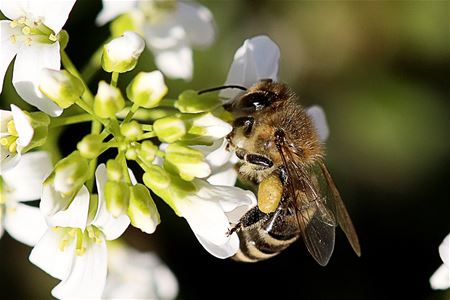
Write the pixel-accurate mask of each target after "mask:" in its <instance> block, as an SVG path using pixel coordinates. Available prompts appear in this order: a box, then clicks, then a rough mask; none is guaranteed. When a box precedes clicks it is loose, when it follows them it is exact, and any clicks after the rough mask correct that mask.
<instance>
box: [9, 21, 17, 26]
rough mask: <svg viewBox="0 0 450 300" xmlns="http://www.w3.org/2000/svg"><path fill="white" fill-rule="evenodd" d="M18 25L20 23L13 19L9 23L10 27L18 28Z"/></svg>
mask: <svg viewBox="0 0 450 300" xmlns="http://www.w3.org/2000/svg"><path fill="white" fill-rule="evenodd" d="M17 25H19V24H18V23H17V21H16V20H13V21H11V23H9V27H11V28H16V27H17Z"/></svg>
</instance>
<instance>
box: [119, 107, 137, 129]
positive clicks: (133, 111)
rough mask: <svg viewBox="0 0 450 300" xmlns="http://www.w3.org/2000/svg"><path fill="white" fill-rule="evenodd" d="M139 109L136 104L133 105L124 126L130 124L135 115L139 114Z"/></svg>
mask: <svg viewBox="0 0 450 300" xmlns="http://www.w3.org/2000/svg"><path fill="white" fill-rule="evenodd" d="M138 109H139V105H138V104H136V103H133V105H132V106H131V108H130V111H129V112H128V114H127V116H126V117H125V119H124V120H123V122H122V124H125V123H128V122H130V120H131V118H133V116H134V114H135V113H136V112H137V110H138Z"/></svg>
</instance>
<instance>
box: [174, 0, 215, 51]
mask: <svg viewBox="0 0 450 300" xmlns="http://www.w3.org/2000/svg"><path fill="white" fill-rule="evenodd" d="M177 8H178V11H177V14H178V15H177V21H178V22H180V23H181V24H182V25H183V27H184V29H185V31H186V34H187V38H188V39H189V42H190V43H191V44H192V45H193V46H200V47H207V46H209V45H211V44H212V43H213V42H214V38H215V36H216V26H215V24H214V18H213V15H212V14H211V12H210V11H209V10H208V9H207V8H206V7H205V6H202V5H199V4H197V3H194V2H186V3H185V2H182V1H180V2H178V3H177Z"/></svg>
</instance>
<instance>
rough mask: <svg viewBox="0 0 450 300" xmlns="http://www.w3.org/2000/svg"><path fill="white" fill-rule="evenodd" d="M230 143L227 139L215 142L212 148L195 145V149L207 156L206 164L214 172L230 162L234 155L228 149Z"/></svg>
mask: <svg viewBox="0 0 450 300" xmlns="http://www.w3.org/2000/svg"><path fill="white" fill-rule="evenodd" d="M227 145H228V142H227V140H226V139H221V140H215V141H214V143H213V144H212V145H211V146H204V145H194V146H191V147H192V148H194V149H197V150H200V151H201V152H202V153H203V155H204V156H205V160H206V162H207V163H208V164H209V165H210V167H211V169H212V172H213V173H214V172H215V170H216V169H218V168H220V167H222V166H223V165H225V164H226V163H228V162H229V160H230V157H231V155H232V153H231V152H230V151H228V150H227V149H226V147H227Z"/></svg>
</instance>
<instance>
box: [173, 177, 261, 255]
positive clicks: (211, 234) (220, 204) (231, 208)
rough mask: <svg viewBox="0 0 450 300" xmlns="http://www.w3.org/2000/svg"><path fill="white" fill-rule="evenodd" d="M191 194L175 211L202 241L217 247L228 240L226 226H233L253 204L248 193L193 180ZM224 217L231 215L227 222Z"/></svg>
mask: <svg viewBox="0 0 450 300" xmlns="http://www.w3.org/2000/svg"><path fill="white" fill-rule="evenodd" d="M193 183H194V184H195V185H196V187H197V192H196V193H195V194H192V195H189V196H187V197H185V198H182V199H178V200H177V201H175V205H176V208H177V210H178V211H179V212H180V213H181V215H182V216H183V217H184V218H186V220H187V221H188V223H189V225H190V226H191V229H192V230H193V231H194V233H195V234H196V235H198V236H200V237H201V238H202V239H203V241H208V242H209V243H212V244H214V245H217V246H218V247H220V245H226V244H227V243H228V241H229V239H230V237H229V236H227V231H228V229H229V223H230V221H231V222H235V221H236V220H235V218H238V217H239V218H240V217H241V216H242V215H243V213H245V211H246V210H248V209H249V208H250V207H251V206H253V205H254V203H256V199H255V196H254V195H253V193H251V192H249V191H244V190H242V189H239V188H235V187H226V186H214V185H211V184H209V183H207V182H206V181H202V180H195V181H193ZM226 213H231V214H232V215H231V217H232V219H231V220H229V219H228V216H227V215H226Z"/></svg>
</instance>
